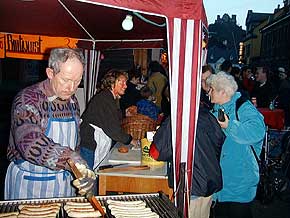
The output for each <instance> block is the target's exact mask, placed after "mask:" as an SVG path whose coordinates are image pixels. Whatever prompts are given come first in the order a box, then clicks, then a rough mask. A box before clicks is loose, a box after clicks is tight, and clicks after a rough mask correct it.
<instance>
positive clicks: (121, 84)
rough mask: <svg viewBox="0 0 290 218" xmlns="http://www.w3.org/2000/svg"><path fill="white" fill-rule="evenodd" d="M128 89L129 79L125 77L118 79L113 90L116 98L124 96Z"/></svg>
mask: <svg viewBox="0 0 290 218" xmlns="http://www.w3.org/2000/svg"><path fill="white" fill-rule="evenodd" d="M126 89H127V78H126V77H125V76H120V77H119V78H118V79H116V82H115V85H114V87H113V89H112V91H113V93H114V95H115V96H119V97H120V96H122V95H124V94H125V91H126Z"/></svg>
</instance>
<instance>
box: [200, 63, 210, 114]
mask: <svg viewBox="0 0 290 218" xmlns="http://www.w3.org/2000/svg"><path fill="white" fill-rule="evenodd" d="M201 72H202V74H201V92H200V101H201V102H202V103H203V104H204V105H205V106H207V107H208V108H210V109H211V108H212V106H213V104H212V103H211V102H210V99H209V96H208V91H209V86H208V85H207V84H206V80H207V78H208V77H209V76H210V75H211V74H213V69H212V67H211V66H210V65H209V64H207V65H204V66H203V67H202V71H201Z"/></svg>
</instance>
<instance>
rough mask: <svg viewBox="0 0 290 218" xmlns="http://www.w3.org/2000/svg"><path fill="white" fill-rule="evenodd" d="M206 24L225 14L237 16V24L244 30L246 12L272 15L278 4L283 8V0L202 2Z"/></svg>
mask: <svg viewBox="0 0 290 218" xmlns="http://www.w3.org/2000/svg"><path fill="white" fill-rule="evenodd" d="M203 3H204V7H205V11H206V15H207V20H208V24H211V23H214V21H215V20H216V18H217V15H221V17H222V16H223V15H224V14H225V13H227V14H228V15H229V16H230V17H231V16H232V14H236V15H237V24H238V25H239V26H243V29H246V25H245V22H246V17H247V13H248V10H253V12H259V13H273V12H274V9H275V8H277V6H278V4H280V8H281V7H283V5H284V4H283V0H240V1H239V0H203Z"/></svg>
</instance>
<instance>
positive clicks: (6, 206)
mask: <svg viewBox="0 0 290 218" xmlns="http://www.w3.org/2000/svg"><path fill="white" fill-rule="evenodd" d="M96 198H97V200H99V202H100V203H101V205H102V206H105V207H106V210H107V215H106V217H108V218H114V216H113V215H111V213H110V210H109V209H108V204H107V203H106V201H107V200H109V199H111V200H120V201H136V200H142V201H144V202H146V206H147V207H149V208H150V209H151V210H152V211H153V212H155V213H157V214H158V215H159V216H160V217H162V218H178V217H179V215H178V212H177V209H176V208H175V207H174V205H173V204H172V202H171V201H170V200H169V199H168V198H167V196H166V195H165V194H164V193H153V194H135V195H107V196H96ZM66 202H87V200H86V199H85V198H83V197H72V198H49V199H33V200H13V201H0V213H7V212H14V211H17V210H18V205H21V204H48V203H62V206H61V208H60V211H59V214H58V216H57V218H67V217H68V216H67V214H66V213H65V211H64V209H63V206H64V205H65V203H66Z"/></svg>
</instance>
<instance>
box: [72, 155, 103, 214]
mask: <svg viewBox="0 0 290 218" xmlns="http://www.w3.org/2000/svg"><path fill="white" fill-rule="evenodd" d="M67 162H68V164H69V166H70V168H71V170H72V172H73V174H74V176H75V177H76V178H77V179H79V178H81V177H82V174H81V172H80V171H79V170H78V168H77V167H76V165H75V163H74V162H73V161H72V160H71V159H68V160H67ZM86 198H87V199H88V201H89V202H90V204H91V205H92V206H93V208H94V209H95V210H98V211H100V213H101V214H102V217H104V216H105V214H106V213H105V211H104V210H103V208H102V206H101V204H100V202H99V201H98V200H97V199H96V197H95V196H94V194H93V193H92V192H88V193H87V194H86Z"/></svg>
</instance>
